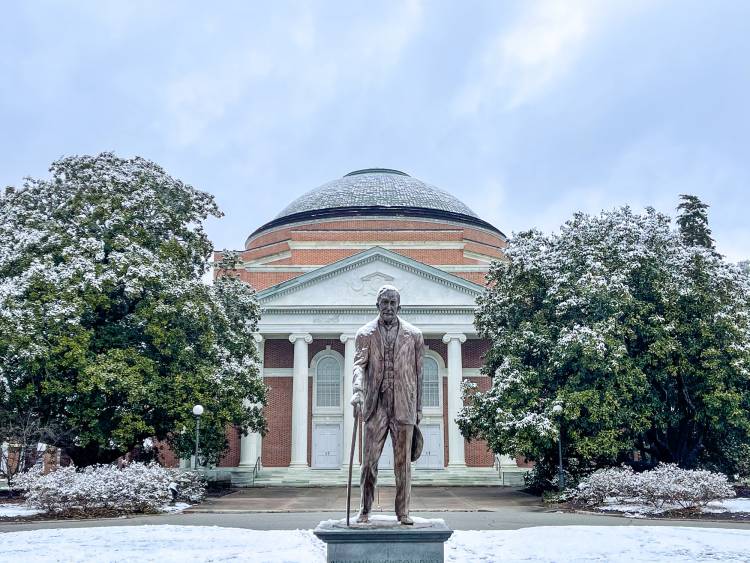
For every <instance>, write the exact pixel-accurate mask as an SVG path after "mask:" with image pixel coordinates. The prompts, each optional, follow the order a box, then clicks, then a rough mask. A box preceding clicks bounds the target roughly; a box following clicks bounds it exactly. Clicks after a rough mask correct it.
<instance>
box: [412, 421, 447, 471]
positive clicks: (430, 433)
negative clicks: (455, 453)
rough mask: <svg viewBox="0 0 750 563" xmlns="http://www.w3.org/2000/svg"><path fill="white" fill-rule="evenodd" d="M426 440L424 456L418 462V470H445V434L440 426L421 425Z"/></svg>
mask: <svg viewBox="0 0 750 563" xmlns="http://www.w3.org/2000/svg"><path fill="white" fill-rule="evenodd" d="M419 429H420V430H421V431H422V438H424V447H423V448H422V455H421V456H419V459H418V460H417V469H443V433H442V432H441V431H440V425H439V424H420V426H419Z"/></svg>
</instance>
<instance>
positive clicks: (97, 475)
mask: <svg viewBox="0 0 750 563" xmlns="http://www.w3.org/2000/svg"><path fill="white" fill-rule="evenodd" d="M171 482H175V483H177V485H178V491H179V497H178V498H181V499H183V500H186V501H188V502H200V501H201V500H202V499H203V497H204V496H205V482H204V480H203V478H202V477H201V476H199V475H197V474H195V473H184V472H181V471H179V470H176V469H168V468H165V467H161V466H159V465H155V464H149V465H145V464H143V463H131V464H130V465H127V466H126V467H124V468H122V469H118V468H117V467H116V466H113V465H92V466H89V467H85V468H83V469H82V470H79V471H76V469H75V468H74V467H63V468H60V469H58V470H57V471H53V472H51V473H48V474H46V475H44V474H42V473H41V471H39V470H36V469H35V470H32V471H29V472H28V473H24V474H22V475H19V476H18V477H16V478H15V480H14V482H13V484H14V486H15V487H16V488H18V489H20V490H22V491H23V492H24V494H25V497H26V504H27V505H28V506H30V507H33V508H41V509H44V510H47V511H49V512H56V513H61V512H67V511H83V512H86V511H88V510H92V509H97V510H110V511H113V512H157V511H159V509H160V508H161V507H162V506H164V505H165V504H167V503H168V502H169V501H170V500H171V493H170V491H169V484H170V483H171Z"/></svg>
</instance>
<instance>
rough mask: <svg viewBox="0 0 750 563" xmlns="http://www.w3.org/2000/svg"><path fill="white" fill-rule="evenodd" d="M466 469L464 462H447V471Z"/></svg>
mask: <svg viewBox="0 0 750 563" xmlns="http://www.w3.org/2000/svg"><path fill="white" fill-rule="evenodd" d="M465 468H466V462H464V461H457V462H450V461H449V462H448V469H465Z"/></svg>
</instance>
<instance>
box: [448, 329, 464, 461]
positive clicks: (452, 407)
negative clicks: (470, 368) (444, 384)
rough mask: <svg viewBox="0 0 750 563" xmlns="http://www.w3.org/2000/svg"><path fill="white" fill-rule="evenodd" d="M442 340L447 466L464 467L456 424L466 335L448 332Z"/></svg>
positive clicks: (461, 445)
mask: <svg viewBox="0 0 750 563" xmlns="http://www.w3.org/2000/svg"><path fill="white" fill-rule="evenodd" d="M443 342H444V343H446V344H447V345H448V467H466V460H465V457H464V437H463V436H462V435H461V431H460V430H459V429H458V424H456V418H457V417H458V412H459V410H461V407H462V406H463V399H462V398H461V381H462V379H463V365H462V360H461V344H463V343H464V342H466V335H465V334H460V333H448V334H446V335H445V336H443Z"/></svg>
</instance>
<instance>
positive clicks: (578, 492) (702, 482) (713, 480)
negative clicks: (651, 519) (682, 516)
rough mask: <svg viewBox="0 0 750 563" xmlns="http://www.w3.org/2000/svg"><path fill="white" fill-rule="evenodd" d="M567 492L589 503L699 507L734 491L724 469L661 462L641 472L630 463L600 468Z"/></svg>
mask: <svg viewBox="0 0 750 563" xmlns="http://www.w3.org/2000/svg"><path fill="white" fill-rule="evenodd" d="M566 496H567V497H568V498H569V499H571V500H575V501H578V502H581V503H584V504H587V505H589V506H598V505H602V504H603V503H604V502H605V501H609V502H616V503H628V504H635V505H638V504H646V505H648V506H650V507H652V508H653V509H657V510H660V509H664V508H668V509H671V508H699V507H702V506H706V505H707V504H708V503H709V502H711V501H714V500H721V499H726V498H732V497H734V496H735V492H734V488H733V487H732V486H731V485H730V484H729V482H728V481H727V477H726V475H722V474H721V473H714V472H711V471H705V470H689V469H681V468H679V467H678V466H677V465H675V464H673V463H662V464H659V465H658V466H657V467H655V468H654V469H652V470H650V471H644V472H642V473H636V472H634V471H633V470H632V469H631V468H630V467H612V468H608V469H600V470H598V471H596V472H594V473H592V474H591V475H589V476H588V477H586V478H585V479H583V480H581V482H580V483H578V486H577V487H576V488H575V489H570V490H568V491H566Z"/></svg>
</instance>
